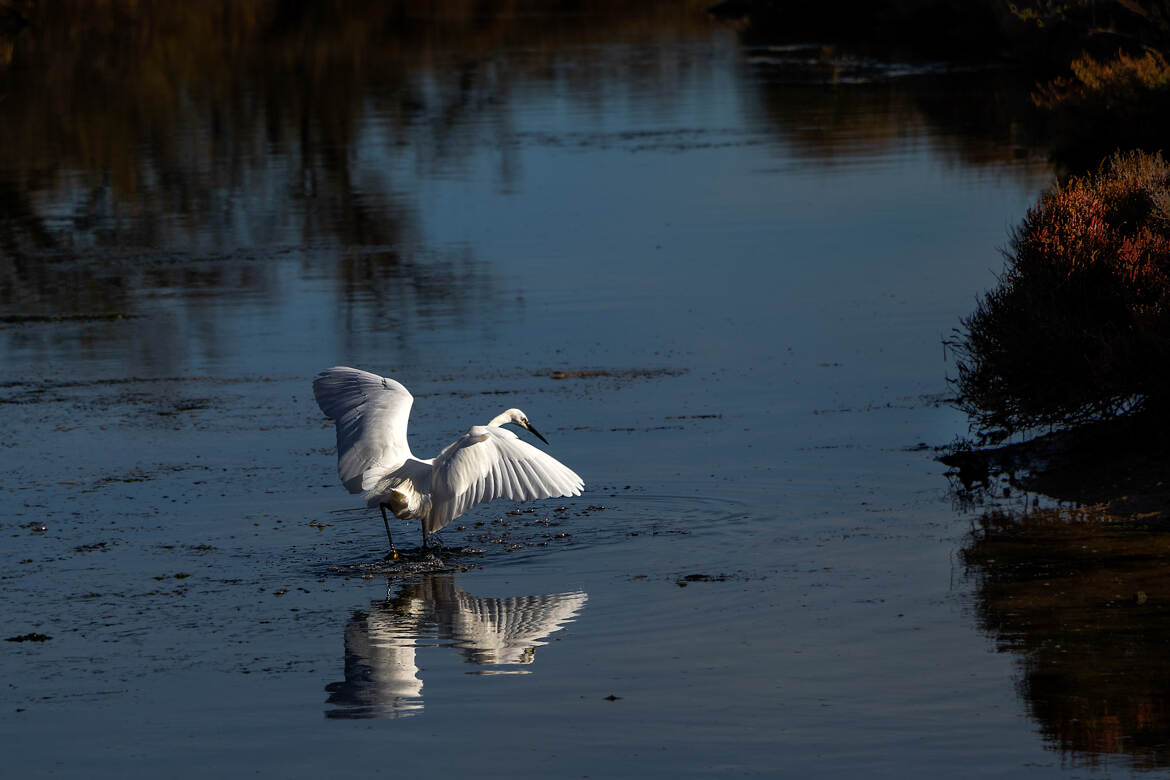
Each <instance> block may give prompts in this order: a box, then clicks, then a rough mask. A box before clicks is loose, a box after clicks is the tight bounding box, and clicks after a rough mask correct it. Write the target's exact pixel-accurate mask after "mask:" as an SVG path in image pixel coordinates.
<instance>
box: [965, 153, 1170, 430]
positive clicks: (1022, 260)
mask: <svg viewBox="0 0 1170 780" xmlns="http://www.w3.org/2000/svg"><path fill="white" fill-rule="evenodd" d="M1005 256H1006V261H1007V263H1006V267H1005V269H1004V273H1003V275H1002V276H1001V277H1000V280H999V285H998V286H997V287H996V288H995V289H994V290H992V291H991V292H989V293H987V294H986V295H985V296H984V297H983V299H982V300H981V301H980V302H979V305H978V307H977V308H976V310H975V312H974V313H973V314H971V315H970V316H969V317H967V318H966V319H965V320H963V323H962V325H963V328H962V329H961V330H960V331H958V336H957V337H956V339H955V340H954V341H953V342H951V343H950V346H951V347H953V348H954V349H955V350H956V352H957V355H958V361H957V368H958V378H957V379H956V380H955V382H954V384H955V386H956V388H957V390H958V393H959V399H958V403H959V406H960V407H961V408H963V409H964V410H966V411H967V412H968V413H969V414H970V415H971V417H972V420H973V426H974V427H975V428H977V429H978V430H979V431H980V432H981V433H982V434H983V435H984V437H985V438H988V439H991V440H997V439H1001V438H1003V437H1004V436H1006V435H1008V434H1011V433H1014V432H1018V431H1026V430H1029V429H1036V428H1038V427H1042V426H1052V425H1073V424H1076V423H1081V422H1087V421H1091V420H1099V419H1105V418H1109V417H1113V416H1116V415H1119V414H1123V413H1126V412H1129V411H1133V410H1136V409H1138V408H1155V407H1158V406H1160V405H1164V404H1165V402H1166V401H1167V399H1168V398H1170V386H1168V383H1167V380H1168V379H1170V364H1168V362H1167V361H1168V360H1170V166H1168V165H1167V163H1166V162H1165V161H1164V160H1163V159H1162V157H1161V155H1147V154H1144V153H1130V154H1126V155H1115V156H1114V157H1112V158H1111V159H1109V160H1107V161H1106V162H1105V163H1104V164H1103V165H1102V166H1101V168H1100V170H1099V171H1098V172H1097V173H1096V174H1095V175H1092V176H1087V177H1084V178H1075V179H1072V180H1070V181H1069V182H1068V183H1067V184H1065V185H1064V186H1063V187H1061V188H1059V189H1055V190H1053V191H1050V192H1048V193H1046V194H1045V195H1044V196H1043V197H1042V198H1041V199H1040V202H1039V203H1038V204H1037V205H1036V206H1034V207H1033V208H1032V209H1030V210H1029V211H1028V214H1027V216H1026V217H1025V218H1024V221H1023V223H1022V224H1021V225H1020V226H1019V228H1017V229H1016V231H1015V232H1014V234H1013V236H1012V239H1011V245H1010V248H1009V250H1008V251H1007V252H1006V253H1005Z"/></svg>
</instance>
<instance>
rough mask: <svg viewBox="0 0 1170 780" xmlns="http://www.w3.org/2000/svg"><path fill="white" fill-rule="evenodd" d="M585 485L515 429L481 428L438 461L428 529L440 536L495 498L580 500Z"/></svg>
mask: <svg viewBox="0 0 1170 780" xmlns="http://www.w3.org/2000/svg"><path fill="white" fill-rule="evenodd" d="M583 487H585V483H584V481H582V479H581V478H580V477H579V476H577V475H576V474H575V473H574V472H573V471H572V469H570V468H569V467H568V466H566V465H565V464H563V463H561V462H560V461H559V460H557V459H556V458H554V457H552V456H551V455H548V454H546V453H544V452H542V451H541V450H538V449H537V448H536V447H533V446H532V445H531V444H528V443H527V442H524V441H521V440H520V439H519V438H517V437H516V434H514V433H512V432H511V431H507V430H504V429H503V428H500V427H497V426H488V425H477V426H475V427H473V428H472V429H471V430H469V431H468V432H467V433H465V434H464V435H463V436H461V437H460V438H459V439H458V440H456V441H455V442H454V443H453V444H451V445H450V446H449V447H447V449H445V450H443V452H442V453H441V454H440V455H439V457H437V458H435V461H434V464H433V468H432V471H431V511H430V514H429V515H428V517H427V523H426V525H427V529H426V530H427V533H434V532H435V531H438V530H439V529H440V528H442V527H443V526H445V525H447V523H449V522H451V521H452V520H454V519H455V518H456V517H459V515H461V514H463V513H464V512H466V511H467V510H468V509H471V507H473V506H475V505H476V504H482V503H485V502H487V501H491V500H492V499H494V498H510V499H512V500H514V501H530V500H532V499H535V498H552V497H554V496H579V495H581V489H582V488H583Z"/></svg>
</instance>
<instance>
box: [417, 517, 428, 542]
mask: <svg viewBox="0 0 1170 780" xmlns="http://www.w3.org/2000/svg"><path fill="white" fill-rule="evenodd" d="M418 525H419V528H421V529H422V540H423V543H422V548H423V549H424V550H425V549H427V521H426V520H423V519H422V518H421V517H420V518H419V519H418Z"/></svg>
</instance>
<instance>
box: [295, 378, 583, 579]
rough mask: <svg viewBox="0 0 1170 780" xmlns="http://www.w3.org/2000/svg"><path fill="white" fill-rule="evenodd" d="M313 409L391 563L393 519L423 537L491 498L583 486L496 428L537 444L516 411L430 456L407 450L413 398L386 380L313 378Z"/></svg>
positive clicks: (573, 492) (544, 494)
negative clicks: (333, 431) (418, 529)
mask: <svg viewBox="0 0 1170 780" xmlns="http://www.w3.org/2000/svg"><path fill="white" fill-rule="evenodd" d="M313 395H314V397H316V399H317V405H318V406H320V407H321V411H323V412H324V413H325V414H326V416H328V417H330V418H331V419H332V420H333V421H334V422H335V423H336V425H337V473H338V474H339V475H340V476H341V482H342V484H344V485H345V487H346V489H347V490H349V492H350V493H361V492H364V493H365V499H366V506H370V507H373V506H377V507H378V508H379V509H381V511H382V522H383V523H384V524H385V526H386V539H387V540H388V541H389V542H390V552H389V554H388V555H387V558H388V559H389V558H397V557H398V553H397V552H396V551H395V549H394V538H393V537H392V536H391V535H390V521H389V519H387V517H386V510H387V509H389V510H390V511H391V512H392V513H393V514H394V516H395V517H397V518H399V519H402V520H407V519H410V518H415V517H417V518H418V519H419V521H420V523H421V525H422V534H423V547H424V548H425V547H426V545H427V534H432V533H435V532H436V531H438V530H439V529H441V528H443V526H445V525H447V524H448V523H450V522H451V521H452V520H454V519H455V518H456V517H459V515H461V514H463V513H464V512H466V511H467V510H468V509H471V508H472V507H473V506H475V505H476V504H482V503H486V502H488V501H491V500H492V499H495V498H507V499H512V500H515V501H529V500H532V499H536V498H553V497H556V496H579V495H581V490H582V489H583V488H584V487H585V483H584V481H582V479H581V477H579V476H577V475H576V474H575V473H574V472H573V471H572V470H571V469H569V468H568V467H567V466H565V465H564V464H563V463H561V462H560V461H558V460H557V459H556V458H553V457H552V456H551V455H547V454H546V453H544V452H542V451H541V450H538V449H537V448H536V447H533V446H532V445H531V444H528V443H527V442H524V441H521V440H520V439H519V438H518V437H517V436H516V434H514V433H512V432H511V431H509V430H505V429H504V428H502V427H500V426H503V425H509V424H510V425H518V426H520V427H521V428H524V429H526V430H528V431H530V432H531V433H532V434H533V435H534V436H536V437H537V438H539V439H540V440H541V441H543V442H544V443H545V444H548V440H547V439H545V438H544V437H543V436H541V435H540V434H539V433H538V432H537V430H536V429H535V428H534V427H532V424H531V423H530V422H528V417H527V416H526V415H525V414H524V412H522V411H520V410H519V409H507V410H505V411H503V412H501V413H500V414H498V415H496V416H495V417H493V418H492V419H491V421H490V422H488V424H487V425H473V426H472V427H471V428H469V429H468V431H467V433H465V434H463V435H462V436H460V437H459V438H458V439H456V440H455V441H453V442H452V443H451V444H449V445H448V446H447V447H445V448H444V449H443V451H442V452H440V453H439V454H438V455H437V456H435V457H434V458H430V459H427V460H424V459H422V458H416V457H415V456H414V455H413V454H411V452H410V446H409V445H408V444H407V442H406V425H407V418H408V417H409V416H410V407H411V405H412V404H413V403H414V396H412V395H411V394H410V392H409V391H408V390H407V389H406V388H405V387H403V386H402V385H401V384H399V383H398V382H395V381H394V380H393V379H388V378H387V377H382V376H378V375H377V374H371V373H369V372H368V371H360V370H358V369H356V368H349V367H347V366H336V367H334V368H330V369H328V370H326V371H322V372H321V373H320V374H318V375H317V378H316V379H314V380H313Z"/></svg>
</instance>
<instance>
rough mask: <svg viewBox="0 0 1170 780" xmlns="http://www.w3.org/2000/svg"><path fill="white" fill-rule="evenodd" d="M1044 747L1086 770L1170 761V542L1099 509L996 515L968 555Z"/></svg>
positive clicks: (984, 617) (992, 627) (983, 523)
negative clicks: (1168, 562) (1168, 563)
mask: <svg viewBox="0 0 1170 780" xmlns="http://www.w3.org/2000/svg"><path fill="white" fill-rule="evenodd" d="M962 557H963V562H964V564H965V565H966V566H967V570H968V572H970V573H971V574H973V575H974V576H975V579H976V590H975V614H976V617H977V619H978V621H979V626H980V628H981V629H983V630H984V631H986V632H987V633H988V634H989V635H990V636H992V637H993V638H994V640H995V642H996V645H997V647H998V649H999V650H1000V651H1001V652H1008V653H1011V654H1012V655H1013V656H1015V657H1016V660H1017V663H1018V668H1019V670H1020V675H1021V676H1020V680H1019V683H1018V685H1017V690H1018V692H1019V695H1020V697H1021V699H1022V700H1023V702H1024V704H1025V706H1026V707H1027V710H1028V714H1029V715H1030V716H1031V717H1032V718H1033V719H1034V720H1035V721H1036V722H1037V724H1038V725H1039V728H1040V733H1041V734H1042V735H1043V737H1044V740H1045V742H1046V743H1047V744H1048V745H1049V746H1050V747H1051V748H1053V749H1055V750H1058V751H1060V752H1061V753H1062V754H1064V755H1065V756H1066V758H1067V759H1069V760H1071V761H1072V763H1074V764H1078V765H1086V766H1094V765H1099V764H1103V763H1106V761H1107V760H1115V759H1111V758H1110V757H1112V756H1120V757H1122V758H1123V759H1124V761H1125V762H1126V763H1128V764H1129V765H1130V766H1132V767H1134V768H1140V769H1152V768H1157V767H1166V766H1170V664H1168V663H1167V647H1170V569H1167V567H1166V560H1167V559H1168V557H1170V535H1168V534H1167V533H1166V528H1165V521H1164V520H1162V521H1153V520H1151V519H1147V520H1146V521H1143V522H1142V523H1141V524H1140V525H1139V524H1137V523H1133V522H1127V521H1124V520H1122V519H1120V518H1117V517H1112V516H1109V515H1106V514H1103V513H1100V512H1097V513H1094V512H1092V511H1091V510H1086V509H1078V510H1074V511H1068V510H1035V511H1032V512H1030V513H1027V514H1017V513H1008V512H1003V511H997V512H990V513H987V514H985V515H984V516H982V517H981V518H979V520H978V522H977V523H976V527H975V528H974V529H973V531H972V533H971V536H970V538H969V540H968V541H967V543H966V544H965V546H964V549H963V551H962Z"/></svg>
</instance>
